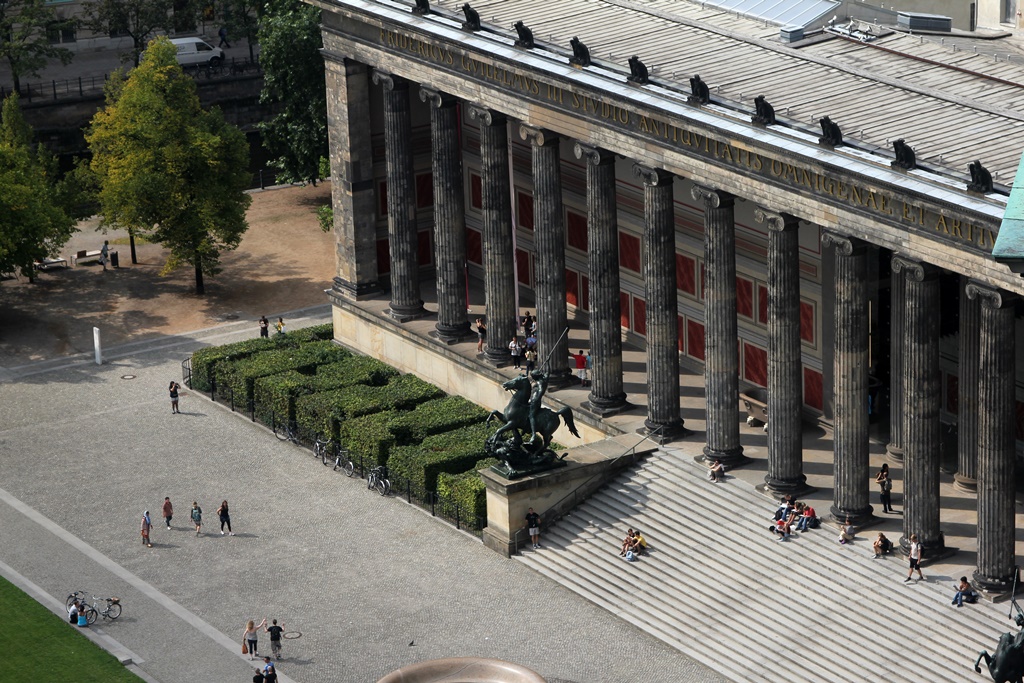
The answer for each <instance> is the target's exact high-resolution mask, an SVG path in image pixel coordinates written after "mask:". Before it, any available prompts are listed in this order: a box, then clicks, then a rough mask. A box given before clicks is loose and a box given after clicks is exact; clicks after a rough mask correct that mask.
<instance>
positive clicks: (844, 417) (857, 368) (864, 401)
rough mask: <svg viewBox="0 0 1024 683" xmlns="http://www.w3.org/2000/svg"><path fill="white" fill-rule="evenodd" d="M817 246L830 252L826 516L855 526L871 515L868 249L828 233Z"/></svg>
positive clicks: (857, 241) (856, 241) (840, 236)
mask: <svg viewBox="0 0 1024 683" xmlns="http://www.w3.org/2000/svg"><path fill="white" fill-rule="evenodd" d="M821 242H822V244H824V245H826V246H827V245H830V244H831V245H832V246H834V247H835V292H836V297H835V347H834V351H833V358H834V360H833V382H834V385H833V396H834V399H833V401H834V410H835V414H834V416H833V417H834V424H835V435H834V437H833V440H832V443H833V447H834V448H835V452H834V458H835V465H834V472H835V492H834V494H833V502H832V507H831V509H830V510H829V512H830V513H831V515H832V518H833V519H835V520H838V521H840V522H842V521H844V520H845V519H846V518H847V517H849V518H850V521H851V522H853V523H854V524H855V525H859V524H862V523H864V522H865V521H867V520H868V519H869V518H870V517H871V513H872V510H871V505H870V503H869V499H868V496H869V487H870V480H869V476H870V472H869V466H870V462H869V459H868V458H869V450H868V303H867V250H868V248H867V245H866V244H865V243H864V242H862V241H861V240H858V239H855V238H852V237H846V236H843V235H838V234H836V233H833V232H823V233H822V235H821ZM769 433H770V432H769Z"/></svg>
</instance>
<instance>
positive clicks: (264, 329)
mask: <svg viewBox="0 0 1024 683" xmlns="http://www.w3.org/2000/svg"><path fill="white" fill-rule="evenodd" d="M260 336H261V337H269V336H270V321H269V320H267V316H265V315H261V316H260Z"/></svg>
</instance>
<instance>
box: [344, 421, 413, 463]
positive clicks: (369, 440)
mask: <svg viewBox="0 0 1024 683" xmlns="http://www.w3.org/2000/svg"><path fill="white" fill-rule="evenodd" d="M401 414H402V413H398V412H396V411H393V410H386V411H384V412H380V413H374V414H373V415H365V416H363V417H357V418H354V419H349V420H345V421H343V422H341V423H340V425H339V435H338V438H339V439H340V443H341V444H343V445H344V446H345V448H347V449H348V450H349V452H350V453H351V454H352V460H353V461H354V462H356V463H359V461H360V459H361V460H362V463H363V467H377V466H378V465H386V464H387V462H388V456H389V455H390V453H391V447H392V446H394V443H395V437H394V436H393V435H392V434H391V431H390V430H389V429H388V425H389V424H390V423H391V421H392V420H394V419H395V418H396V417H397V416H399V415H401Z"/></svg>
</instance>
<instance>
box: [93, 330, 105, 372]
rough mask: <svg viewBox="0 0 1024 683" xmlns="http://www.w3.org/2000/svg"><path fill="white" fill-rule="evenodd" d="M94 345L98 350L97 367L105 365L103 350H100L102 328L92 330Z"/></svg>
mask: <svg viewBox="0 0 1024 683" xmlns="http://www.w3.org/2000/svg"><path fill="white" fill-rule="evenodd" d="M92 345H93V348H95V349H96V365H103V349H101V348H100V328H98V327H94V328H92Z"/></svg>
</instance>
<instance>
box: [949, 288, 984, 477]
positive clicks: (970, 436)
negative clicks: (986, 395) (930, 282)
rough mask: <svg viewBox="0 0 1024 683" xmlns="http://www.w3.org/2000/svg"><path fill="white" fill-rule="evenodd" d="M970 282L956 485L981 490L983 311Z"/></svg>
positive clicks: (964, 312)
mask: <svg viewBox="0 0 1024 683" xmlns="http://www.w3.org/2000/svg"><path fill="white" fill-rule="evenodd" d="M969 286H970V279H969V278H968V277H967V276H965V275H961V276H960V353H959V362H958V363H957V366H958V367H957V406H958V408H957V449H956V450H957V462H956V474H955V475H953V481H954V485H955V486H956V487H957V488H959V489H962V490H964V491H970V492H971V493H974V492H976V491H977V490H978V355H979V348H978V344H979V332H978V328H979V327H980V326H981V308H980V305H979V302H978V298H977V297H976V296H975V297H972V296H970V295H969V294H968V292H967V288H968V287H969Z"/></svg>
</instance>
